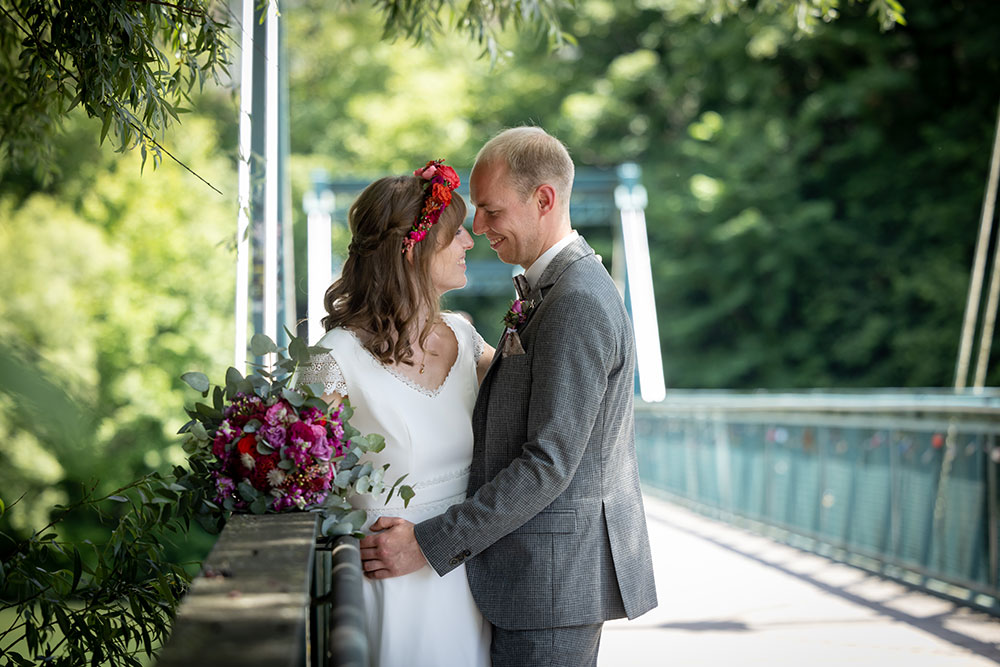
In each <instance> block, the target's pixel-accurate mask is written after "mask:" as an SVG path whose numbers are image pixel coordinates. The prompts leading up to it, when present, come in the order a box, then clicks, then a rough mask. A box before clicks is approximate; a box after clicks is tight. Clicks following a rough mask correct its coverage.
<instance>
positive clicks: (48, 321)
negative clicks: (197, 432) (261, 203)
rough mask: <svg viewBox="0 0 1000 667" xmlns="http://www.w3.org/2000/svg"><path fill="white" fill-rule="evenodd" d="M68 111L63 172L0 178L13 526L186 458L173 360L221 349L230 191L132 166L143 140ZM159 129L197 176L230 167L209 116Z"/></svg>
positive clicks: (2, 334)
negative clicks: (125, 149)
mask: <svg viewBox="0 0 1000 667" xmlns="http://www.w3.org/2000/svg"><path fill="white" fill-rule="evenodd" d="M213 105H214V106H215V107H217V108H222V107H226V106H229V105H227V104H224V103H222V102H220V101H218V100H217V101H216V102H214V103H212V102H211V100H207V101H206V106H207V107H208V108H212V107H213ZM69 123H70V128H69V132H68V133H67V134H66V135H65V136H64V137H63V138H62V139H60V141H59V145H58V146H57V150H58V151H59V153H60V155H62V156H63V157H62V164H61V172H62V176H61V177H59V178H57V179H55V180H54V181H53V182H52V183H51V184H50V185H42V184H41V183H40V182H39V181H36V180H34V177H33V176H32V175H30V174H29V173H27V172H14V173H12V174H10V175H9V176H10V177H9V178H5V180H4V182H3V185H2V188H0V257H2V259H0V262H2V263H3V266H4V270H3V271H2V272H0V293H2V294H3V297H2V299H0V340H2V341H3V344H2V347H0V359H2V360H3V363H4V364H5V370H7V369H10V371H11V373H10V375H7V373H6V372H5V373H4V375H5V377H4V381H3V382H2V383H0V489H2V490H3V497H4V499H5V500H6V501H7V503H8V505H10V504H11V503H12V502H13V501H14V500H15V499H17V498H18V497H20V496H21V495H22V494H24V496H25V498H24V501H22V502H20V503H18V504H16V505H14V506H13V507H11V508H9V511H8V512H7V514H6V515H5V516H4V517H3V518H2V521H3V522H4V525H5V528H7V529H9V530H11V531H12V532H13V533H14V534H25V532H26V531H27V530H28V529H29V528H30V527H37V526H39V525H41V524H43V523H45V522H46V521H47V520H48V513H49V508H50V507H51V506H52V505H53V504H56V503H68V502H72V501H74V500H76V499H78V498H79V497H80V495H81V493H82V488H83V487H84V486H91V485H92V484H94V483H95V482H96V483H97V484H98V492H100V491H101V490H102V489H103V490H110V489H114V488H115V487H116V486H120V485H121V484H124V483H126V482H128V481H130V480H132V479H135V478H137V477H139V476H140V475H142V474H144V473H146V472H148V471H149V470H151V469H158V470H161V471H166V470H169V466H170V464H172V463H180V462H183V460H184V454H183V451H182V450H181V447H180V440H179V439H178V438H177V437H176V436H175V435H174V434H175V433H176V431H177V429H178V428H179V427H180V426H181V425H182V424H183V423H184V422H185V421H186V416H185V414H184V411H183V407H184V402H185V399H190V396H187V395H186V394H185V392H184V391H183V388H182V383H181V381H180V375H181V373H183V372H184V371H187V370H190V368H192V367H195V366H197V367H200V368H204V369H206V370H208V371H211V372H215V373H217V374H220V375H221V374H222V373H224V371H225V368H226V366H227V365H228V363H229V359H230V357H231V356H232V352H231V343H230V341H231V339H232V326H233V325H232V321H231V320H232V316H231V310H232V299H233V292H234V287H233V269H232V266H233V253H232V251H231V250H230V248H231V246H232V241H233V237H234V236H235V234H234V225H233V224H232V220H233V211H234V209H235V203H234V200H233V198H232V197H220V196H219V195H217V194H216V193H214V192H212V191H211V190H209V189H208V188H207V187H205V186H204V185H200V184H198V183H197V182H196V181H195V180H194V178H193V177H192V176H191V175H190V174H187V173H186V172H184V171H182V170H180V169H179V168H166V167H164V168H161V169H160V170H159V171H157V172H155V173H150V172H149V171H148V170H147V172H146V175H145V176H143V175H141V173H140V168H139V166H140V162H141V157H140V155H138V154H128V155H126V156H124V157H122V156H121V155H118V154H115V153H113V152H112V150H111V149H110V148H104V149H102V148H100V147H99V146H98V137H97V135H96V133H95V131H94V130H95V123H94V121H88V120H86V119H85V118H83V115H82V114H77V115H75V116H74V117H73V118H71V119H70V121H69ZM97 129H98V130H99V123H98V124H97ZM168 136H169V141H170V142H171V145H172V147H173V148H174V149H175V150H176V152H177V154H178V155H179V156H180V157H181V158H182V159H184V160H185V161H186V162H188V164H191V165H193V166H195V167H196V169H198V170H199V171H200V172H201V174H202V175H203V176H205V177H207V178H208V179H209V180H211V181H213V182H216V183H227V182H230V181H232V180H233V179H234V178H235V172H234V170H233V167H232V163H231V161H230V159H229V158H228V157H226V152H227V151H228V150H229V148H230V147H229V146H225V145H220V139H219V137H220V133H219V130H218V126H217V125H216V123H215V121H214V120H213V119H212V118H211V116H207V115H202V116H193V117H190V118H188V119H187V122H185V123H184V126H183V130H180V129H177V130H175V131H174V132H172V133H170V134H169V135H168ZM228 189H229V190H230V191H231V190H232V188H228ZM76 528H77V529H78V530H79V531H80V534H78V535H74V536H71V537H75V538H80V539H82V538H91V539H94V540H95V541H96V540H97V539H99V538H100V537H102V536H104V535H106V531H107V528H106V527H102V526H96V525H91V526H80V525H77V526H76ZM7 546H9V545H0V551H2V550H3V549H4V548H6V547H7Z"/></svg>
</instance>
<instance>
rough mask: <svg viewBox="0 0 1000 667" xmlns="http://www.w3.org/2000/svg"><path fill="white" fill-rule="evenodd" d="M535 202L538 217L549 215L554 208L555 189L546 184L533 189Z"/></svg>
mask: <svg viewBox="0 0 1000 667" xmlns="http://www.w3.org/2000/svg"><path fill="white" fill-rule="evenodd" d="M535 202H536V203H537V205H538V213H539V214H540V215H545V214H546V213H549V212H550V211H552V209H554V208H555V207H556V189H555V188H554V187H552V186H551V185H549V184H548V183H542V184H541V185H539V186H538V187H537V188H535Z"/></svg>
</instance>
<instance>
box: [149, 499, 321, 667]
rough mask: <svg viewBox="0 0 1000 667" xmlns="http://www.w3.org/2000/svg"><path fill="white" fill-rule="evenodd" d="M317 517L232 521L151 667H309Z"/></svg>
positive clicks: (244, 516)
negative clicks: (306, 665)
mask: <svg viewBox="0 0 1000 667" xmlns="http://www.w3.org/2000/svg"><path fill="white" fill-rule="evenodd" d="M317 517H318V515H317V514H313V513H291V514H268V515H249V514H234V515H233V516H232V517H231V518H230V520H229V522H228V523H227V524H226V527H225V529H224V530H223V531H222V534H221V535H220V536H219V540H218V542H216V544H215V547H214V548H213V549H212V552H211V553H210V554H209V555H208V558H207V559H205V563H204V565H203V568H202V573H201V575H199V576H198V577H197V578H196V579H195V580H194V582H193V583H192V585H191V590H190V591H189V592H188V594H187V596H186V597H185V598H184V602H183V603H181V607H180V609H179V610H178V613H177V619H176V620H175V622H174V627H173V632H172V633H171V636H170V639H169V641H168V642H167V644H166V645H165V646H164V648H163V651H162V652H161V654H160V659H159V661H158V662H157V666H158V667H192V665H201V664H211V665H213V666H214V667H228V666H229V665H232V666H233V667H237V666H238V667H255V666H257V665H260V666H261V667H264V666H266V667H278V666H281V667H284V666H285V665H289V666H298V665H305V664H309V638H308V632H309V630H308V625H309V624H308V618H309V609H310V601H311V596H310V590H311V588H310V587H311V583H312V571H313V558H314V551H315V543H316V528H317Z"/></svg>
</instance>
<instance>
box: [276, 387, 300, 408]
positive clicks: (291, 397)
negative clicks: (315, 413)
mask: <svg viewBox="0 0 1000 667" xmlns="http://www.w3.org/2000/svg"><path fill="white" fill-rule="evenodd" d="M281 395H282V396H283V397H284V399H285V400H286V401H288V402H289V403H291V404H292V405H294V406H295V407H297V408H298V407H301V406H302V404H303V403H305V402H306V397H305V396H303V395H302V393H301V392H298V391H295V390H294V389H288V388H287V387H285V388H283V389H282V390H281Z"/></svg>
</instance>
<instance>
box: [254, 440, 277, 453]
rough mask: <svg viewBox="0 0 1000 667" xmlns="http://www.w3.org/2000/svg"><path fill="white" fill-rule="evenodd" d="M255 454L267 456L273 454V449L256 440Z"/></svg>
mask: <svg viewBox="0 0 1000 667" xmlns="http://www.w3.org/2000/svg"><path fill="white" fill-rule="evenodd" d="M257 453H258V454H263V455H264V456H267V455H268V454H273V453H274V448H273V447H271V446H270V445H269V444H267V443H266V442H264V441H263V440H258V441H257Z"/></svg>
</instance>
